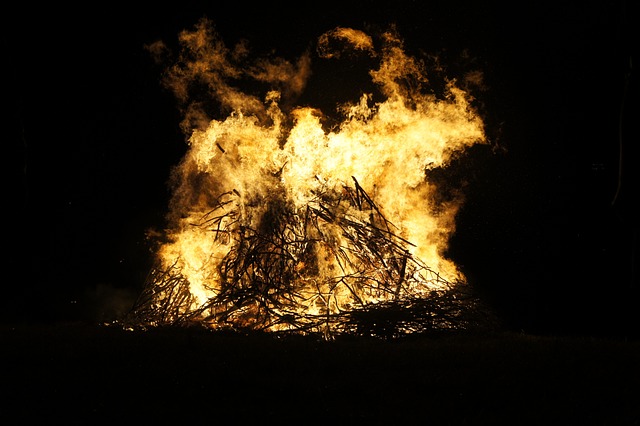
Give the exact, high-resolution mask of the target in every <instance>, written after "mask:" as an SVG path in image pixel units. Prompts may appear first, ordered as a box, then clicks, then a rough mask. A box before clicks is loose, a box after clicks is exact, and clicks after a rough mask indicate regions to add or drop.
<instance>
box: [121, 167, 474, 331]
mask: <svg viewBox="0 0 640 426" xmlns="http://www.w3.org/2000/svg"><path fill="white" fill-rule="evenodd" d="M353 182H354V186H353V187H350V186H346V185H345V186H343V187H342V188H341V191H327V192H324V193H321V194H317V198H316V199H315V200H314V202H313V203H310V204H309V205H307V206H306V208H305V209H303V210H302V211H296V210H295V209H294V208H293V206H291V205H290V204H288V203H287V202H286V201H285V200H284V199H283V198H281V197H274V198H273V199H271V200H269V201H268V202H269V203H270V205H269V206H268V208H267V213H266V214H265V216H264V218H263V221H262V223H260V226H259V227H258V228H257V229H252V228H251V227H249V226H246V224H243V223H241V222H240V221H239V220H238V217H239V213H238V211H237V209H228V208H225V207H226V206H229V205H230V204H233V205H236V206H238V205H240V203H239V202H237V200H236V202H235V203H234V197H235V198H237V197H238V194H237V193H236V192H234V191H231V192H227V193H224V194H223V195H222V196H221V197H220V199H219V200H218V203H217V207H216V208H215V209H213V210H211V211H210V212H209V213H208V214H207V215H205V216H204V217H203V218H202V221H201V222H200V223H196V224H193V226H198V227H201V228H204V229H206V230H207V231H208V232H209V233H210V238H211V240H212V242H222V243H223V244H229V251H228V253H227V254H226V256H225V257H224V259H223V260H222V262H220V266H219V276H220V288H219V290H218V291H217V292H216V293H215V295H213V296H212V297H210V298H209V299H208V300H207V301H206V302H205V303H203V304H201V305H198V304H196V303H195V299H194V296H193V295H192V293H191V291H190V287H189V283H188V281H187V280H186V279H185V277H183V276H182V275H181V272H180V269H178V268H176V267H175V265H171V266H170V267H169V268H167V269H165V270H163V269H161V268H160V267H156V268H154V269H153V270H152V271H151V274H150V275H149V277H148V280H147V283H146V287H145V289H144V291H143V292H142V294H141V296H140V298H139V300H138V301H137V303H136V305H135V306H134V308H133V310H132V312H131V314H130V315H131V316H130V318H129V321H133V322H135V323H137V324H139V325H144V324H146V325H181V324H188V323H193V322H197V323H203V324H206V325H209V326H211V327H213V328H231V329H251V330H262V331H276V332H296V333H299V332H302V333H318V334H322V335H324V336H330V335H335V334H343V333H348V334H356V335H367V336H384V337H389V336H399V335H405V334H410V333H415V332H426V331H433V330H442V329H466V328H469V327H475V326H477V325H478V324H477V323H478V320H479V319H481V318H480V316H479V315H480V310H479V302H478V301H477V300H475V298H474V297H473V296H472V295H471V294H470V293H469V291H468V289H466V290H465V289H463V288H461V283H449V282H447V281H446V280H444V279H443V278H442V277H440V276H439V274H438V273H437V272H436V271H433V270H431V269H430V268H429V267H428V266H427V265H425V264H423V263H422V262H421V261H420V260H419V259H417V258H415V257H414V256H413V255H411V254H410V251H409V250H408V249H407V246H410V245H412V244H411V243H410V242H409V241H406V240H405V239H403V238H401V237H399V236H397V235H396V234H395V233H394V232H393V231H394V226H393V224H392V223H390V222H389V221H388V220H387V219H386V218H385V217H384V216H383V215H382V213H381V212H380V209H379V208H378V206H377V205H376V204H375V203H374V201H373V200H372V199H371V198H370V197H369V195H368V194H367V193H366V192H365V191H364V190H363V189H362V187H361V186H360V185H359V184H358V181H357V180H356V179H355V178H353ZM345 207H346V208H345ZM354 208H355V209H356V210H357V211H358V212H360V213H362V215H359V216H358V217H356V216H354V215H353V214H352V213H350V212H352V211H353V209H354ZM225 219H227V220H225ZM223 223H226V225H223ZM335 232H339V233H340V235H342V236H343V237H344V238H345V240H344V241H347V244H346V245H341V244H337V243H336V240H335V239H334V238H332V235H333V234H334V233H335ZM319 253H322V256H325V260H326V261H327V262H328V263H330V264H332V265H333V264H335V265H338V269H337V270H335V268H329V269H331V270H332V272H334V275H331V276H326V275H323V274H319V269H321V266H320V265H319V264H318V263H319V261H321V260H322V257H319V256H318V254H319ZM329 257H330V258H331V259H327V258H329ZM344 293H348V294H349V296H350V297H348V300H349V303H340V302H338V299H339V298H344V296H340V295H339V294H344ZM372 300H373V301H372Z"/></svg>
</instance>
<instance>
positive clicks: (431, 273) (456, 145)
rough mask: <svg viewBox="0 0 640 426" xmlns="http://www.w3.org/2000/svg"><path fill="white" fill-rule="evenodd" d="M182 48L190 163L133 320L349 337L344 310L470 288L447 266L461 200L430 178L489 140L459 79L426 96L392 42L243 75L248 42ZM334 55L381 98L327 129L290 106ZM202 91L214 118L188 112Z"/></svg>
mask: <svg viewBox="0 0 640 426" xmlns="http://www.w3.org/2000/svg"><path fill="white" fill-rule="evenodd" d="M180 43H181V46H182V54H181V57H180V59H179V61H178V62H177V64H176V65H174V66H173V67H172V68H171V69H170V70H169V72H168V73H167V80H166V83H167V85H168V86H170V87H171V88H172V89H173V90H174V93H175V94H176V96H177V97H178V99H180V100H181V101H183V102H184V105H185V106H186V107H185V119H184V121H183V123H182V126H183V128H184V130H185V132H187V135H189V138H188V151H187V153H186V155H185V157H184V158H183V159H182V161H181V163H180V164H179V166H178V167H176V169H175V170H174V175H173V183H174V194H173V199H172V203H171V211H170V215H169V218H170V222H171V223H170V226H169V228H168V229H167V230H166V235H165V240H164V242H163V243H162V244H161V245H160V246H159V248H158V250H157V257H158V266H157V267H156V268H154V270H153V271H152V274H151V275H150V278H149V282H148V283H147V288H146V289H145V292H144V294H143V295H142V296H141V299H140V301H139V303H138V304H137V306H136V308H135V311H136V313H137V315H138V318H144V319H146V320H147V321H148V322H150V323H154V324H161V323H174V322H180V321H197V322H201V323H204V324H207V325H208V326H211V327H214V328H216V327H227V326H231V327H248V328H254V329H261V330H268V331H278V330H299V331H304V332H313V331H322V332H325V333H327V332H332V331H344V330H347V329H348V328H349V327H351V325H352V322H349V321H346V320H344V318H345V314H347V313H349V312H355V311H359V312H360V311H362V310H363V309H366V308H367V307H368V306H375V305H382V304H385V303H399V304H404V305H407V304H408V303H409V302H411V303H415V302H416V301H420V300H426V299H428V298H429V297H432V296H434V295H436V294H438V293H442V292H446V291H449V290H450V289H451V288H452V286H453V285H454V284H464V282H465V277H464V276H463V274H462V273H461V271H460V270H459V269H458V267H457V266H456V265H455V264H454V262H453V261H451V260H450V259H447V258H446V257H445V256H444V254H443V253H444V252H445V251H446V248H447V244H448V240H449V237H450V236H451V234H452V233H453V232H454V231H455V216H456V213H457V211H458V209H459V207H460V203H461V202H462V201H461V200H457V201H451V200H449V201H447V202H438V201H436V200H437V199H438V198H437V197H436V193H437V191H438V188H437V187H436V185H435V183H433V182H430V181H429V180H428V179H427V171H428V170H432V169H435V168H439V167H445V166H446V165H447V163H448V161H449V160H450V159H451V158H452V157H453V156H454V155H456V154H457V153H459V152H462V151H464V150H465V149H467V148H468V147H470V146H472V145H474V144H479V143H485V142H486V138H485V134H484V128H483V122H482V120H481V118H480V117H479V115H478V113H477V112H476V111H475V109H474V108H473V107H472V100H473V99H472V97H471V96H470V95H469V94H468V93H467V92H466V91H465V90H463V89H462V88H460V87H459V86H458V85H457V83H456V81H455V80H451V81H449V82H448V83H447V84H446V89H445V93H444V95H441V96H437V95H435V94H434V93H432V92H431V91H430V90H429V81H428V79H427V73H426V69H425V68H426V67H425V65H424V63H423V62H421V61H420V60H418V59H416V58H414V57H412V56H409V55H408V54H407V53H406V52H405V50H404V47H403V42H402V40H401V39H400V37H399V36H398V35H397V33H396V32H395V31H394V30H393V29H391V30H389V31H387V32H385V33H383V34H382V35H381V36H380V37H379V40H374V39H373V38H372V37H371V36H369V35H368V34H366V33H364V32H362V31H359V30H356V29H351V28H336V29H334V30H332V31H328V32H327V33H325V34H322V35H321V36H320V37H319V38H318V39H317V45H316V49H315V53H316V55H315V56H313V55H312V54H311V52H306V53H304V54H303V55H301V57H300V58H299V59H297V60H296V61H294V62H290V61H287V60H285V59H282V58H261V59H258V60H255V61H253V62H250V61H249V59H248V58H249V48H248V45H247V43H246V42H240V43H238V44H237V45H236V46H235V47H234V48H232V49H229V48H227V47H226V46H225V44H224V43H223V42H222V41H221V38H220V37H219V36H218V34H217V33H216V32H215V30H214V29H213V26H212V25H211V22H209V21H207V20H202V21H201V22H200V23H198V25H196V27H195V29H194V30H193V31H184V32H182V33H181V34H180ZM158 47H160V46H155V48H158ZM341 55H352V56H357V55H360V56H365V57H366V58H367V60H370V61H372V62H373V63H375V64H377V68H376V69H373V70H370V72H369V77H370V79H371V83H373V87H375V90H376V92H375V93H373V92H372V93H361V95H360V97H359V99H355V100H353V101H351V102H346V103H343V104H340V105H338V106H337V111H338V113H339V117H340V119H339V122H338V123H337V124H335V125H333V126H329V125H328V124H327V121H328V120H327V119H326V118H327V117H326V115H325V113H324V112H323V111H321V110H320V109H319V108H314V107H311V106H305V105H295V102H294V101H295V99H296V98H297V97H299V96H300V95H301V94H302V93H303V92H304V89H305V87H306V84H307V81H308V79H309V77H310V75H311V64H312V61H313V60H322V61H331V60H335V59H336V58H340V57H341ZM241 81H250V82H253V83H255V84H254V85H253V86H252V87H265V89H264V90H262V91H260V90H253V92H251V91H246V92H242V91H241V90H239V89H238V88H237V87H235V86H234V85H233V83H237V84H239V83H240V82H241ZM195 83H198V84H200V85H201V86H204V87H205V88H206V95H207V96H208V97H209V99H210V100H211V99H213V100H215V101H216V102H217V105H218V108H219V111H221V113H222V114H221V117H220V118H211V117H210V116H211V115H213V114H211V112H209V113H206V112H205V111H204V108H200V107H201V106H203V102H191V100H190V98H189V96H190V90H191V88H192V87H193V85H194V84H195ZM255 92H260V93H255ZM404 305H403V306H404ZM349 324H351V325H349Z"/></svg>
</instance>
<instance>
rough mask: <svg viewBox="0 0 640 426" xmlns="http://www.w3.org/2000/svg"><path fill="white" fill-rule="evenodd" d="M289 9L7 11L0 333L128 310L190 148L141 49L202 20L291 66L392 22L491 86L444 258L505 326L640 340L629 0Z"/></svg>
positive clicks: (414, 42) (103, 6)
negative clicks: (337, 37)
mask: <svg viewBox="0 0 640 426" xmlns="http://www.w3.org/2000/svg"><path fill="white" fill-rule="evenodd" d="M300 7H302V6H293V5H291V4H287V3H274V2H269V3H268V4H264V5H251V4H250V3H246V4H245V3H240V2H235V3H234V2H226V3H222V2H215V1H212V2H205V1H198V2H196V1H187V2H177V3H175V4H171V3H169V4H165V5H162V6H160V5H159V4H155V3H148V4H147V3H146V2H143V3H139V2H131V3H130V4H127V5H124V4H119V3H118V2H115V3H114V2H105V3H100V2H98V3H92V4H91V7H90V8H89V7H88V6H87V7H80V6H75V5H74V6H71V5H70V6H64V5H50V4H49V5H46V6H40V5H33V4H29V5H26V6H20V7H18V8H16V9H14V11H13V12H9V11H7V10H5V12H4V13H3V18H2V20H3V22H2V57H3V61H2V63H3V65H2V77H3V78H2V80H3V82H4V88H5V90H4V96H3V101H4V104H5V108H4V113H3V115H4V118H5V119H6V120H7V122H6V124H5V125H3V130H4V146H5V147H8V149H7V150H5V154H4V155H3V163H4V167H3V169H4V170H6V171H8V176H7V178H6V180H5V182H8V185H7V186H6V188H8V190H7V191H5V194H4V197H3V200H4V202H3V211H4V213H5V216H4V217H5V219H3V223H4V224H5V232H6V235H8V237H7V238H5V251H4V252H5V253H6V254H5V255H4V258H5V262H4V271H3V272H4V273H3V279H2V309H3V312H2V313H3V315H2V318H3V319H4V320H6V321H47V322H49V321H64V320H87V319H88V320H95V319H104V318H108V317H110V316H113V315H115V314H117V313H120V312H122V311H123V310H125V309H126V308H127V306H129V305H130V303H132V301H133V299H134V298H135V296H136V295H137V293H138V292H139V290H140V288H141V286H142V284H143V281H144V279H145V276H146V274H147V272H148V270H149V268H150V266H151V252H150V249H149V246H148V243H147V240H146V239H145V233H146V231H147V230H148V229H149V228H154V227H155V228H161V227H162V226H163V223H164V215H165V213H166V211H167V208H168V199H169V195H170V194H169V191H168V187H167V184H166V182H167V179H168V177H169V173H170V169H171V167H172V166H173V165H175V164H177V163H178V161H179V160H180V158H181V156H182V154H183V153H184V152H185V149H186V144H185V135H183V134H182V133H181V131H180V128H179V122H180V120H181V117H180V114H179V112H178V110H177V108H176V103H175V101H174V99H173V98H172V95H171V94H170V93H168V92H167V91H166V90H164V89H163V88H162V87H161V85H160V76H161V73H162V71H163V70H162V68H160V67H158V66H157V65H155V64H154V62H153V61H152V60H151V57H150V55H149V54H148V52H147V51H146V50H145V49H144V45H145V44H149V43H153V42H155V41H157V40H164V41H165V42H166V43H167V44H168V45H172V46H176V45H177V36H178V33H179V32H180V31H181V30H183V29H192V28H193V26H194V25H195V24H196V22H197V21H198V20H199V19H200V18H201V17H203V16H207V17H209V18H210V19H212V20H213V22H214V23H215V25H216V28H217V31H218V32H219V33H220V35H221V36H222V37H223V39H224V40H225V41H226V42H227V44H228V45H232V44H234V43H235V42H237V41H238V40H239V39H240V38H246V39H248V40H249V41H250V42H251V44H252V45H253V46H254V47H255V48H256V49H258V50H260V49H262V50H266V49H275V51H276V53H277V54H278V55H281V56H285V57H289V58H295V57H297V56H299V55H300V54H301V53H302V51H303V50H304V49H305V48H306V47H308V45H309V43H312V42H313V41H314V40H315V39H316V38H317V37H318V36H319V35H320V34H322V33H323V32H325V31H327V30H330V29H332V28H334V27H336V26H352V27H354V28H357V29H365V30H366V29H367V28H369V27H368V26H369V25H373V26H379V27H385V26H387V25H389V24H391V23H395V24H396V25H397V28H398V31H399V34H400V35H401V36H402V37H403V38H404V39H405V42H406V47H407V50H408V53H410V54H411V53H412V52H417V51H419V50H422V51H425V52H434V53H439V54H441V55H442V56H443V58H444V60H445V65H446V60H447V59H450V60H451V61H452V63H454V62H455V60H456V59H455V58H460V56H461V55H462V52H463V51H464V52H467V53H468V55H469V56H470V57H472V58H473V61H474V66H476V67H477V68H480V69H481V70H482V71H483V73H484V77H485V83H486V85H487V90H486V91H485V92H482V95H481V97H480V100H481V101H482V105H483V114H484V116H485V121H486V124H487V134H488V136H489V138H490V139H491V142H492V145H491V146H490V147H477V149H476V148H474V149H473V150H471V152H470V153H469V154H468V156H467V158H466V159H465V161H464V162H461V164H460V165H458V167H459V168H460V170H461V171H460V173H462V174H464V175H465V177H466V178H467V179H468V181H469V183H468V185H467V186H466V189H465V191H466V193H467V202H466V204H465V207H464V209H463V210H462V211H461V213H460V216H459V220H458V230H457V233H456V234H455V235H454V237H453V239H452V241H451V250H450V256H451V257H452V258H453V259H454V260H455V261H456V263H458V264H459V265H461V267H462V268H463V269H464V272H465V273H466V274H467V276H468V278H469V282H470V283H471V284H473V285H474V287H475V288H477V289H478V291H479V292H480V293H481V294H482V297H483V298H485V300H487V301H488V303H490V304H491V306H493V307H494V308H495V309H496V311H497V312H498V313H499V314H500V315H501V316H502V317H503V319H504V320H505V323H506V324H507V325H508V326H509V327H511V328H514V329H523V330H526V331H531V332H544V333H585V334H622V335H630V334H634V333H637V330H638V327H637V326H638V322H639V316H638V314H637V313H636V311H637V309H636V308H637V306H636V305H637V293H638V287H637V286H638V278H637V272H634V266H633V265H634V262H635V265H636V266H637V260H634V259H637V254H636V252H637V232H638V231H637V229H638V225H637V220H636V219H635V216H634V215H635V214H636V213H637V211H635V210H634V209H633V203H634V200H635V199H636V198H637V196H636V194H637V186H635V185H634V179H635V178H636V176H635V175H637V172H636V171H635V168H637V160H636V157H635V156H634V152H633V150H634V145H635V144H636V143H637V141H638V131H637V129H635V128H634V127H637V104H638V102H637V97H636V96H635V95H634V94H633V89H634V85H636V83H635V81H634V79H633V77H634V76H633V75H632V74H631V73H630V71H632V69H631V67H630V60H631V59H632V58H633V54H634V53H635V45H634V44H633V43H632V40H633V36H634V35H636V36H637V30H635V27H634V25H633V23H634V22H635V19H634V18H633V17H632V15H631V11H630V10H629V8H628V5H627V3H626V2H624V1H612V2H608V1H602V0H599V1H596V0H593V1H586V2H577V1H576V2H567V1H543V2H530V3H527V2H525V3H513V5H508V6H507V5H505V4H504V3H499V2H496V3H495V4H492V3H482V2H469V1H464V2H449V1H447V2H429V1H415V2H411V1H393V2H380V1H372V2H358V5H357V6H356V5H351V4H349V3H348V2H323V3H322V4H320V3H317V4H316V3H314V4H311V5H305V6H304V7H303V8H302V9H298V8H300ZM310 87H313V86H310ZM621 148H622V153H623V155H622V159H623V162H622V167H621V163H620V153H621ZM620 176H622V183H623V186H622V187H621V192H620V194H619V195H620V196H619V198H617V202H616V203H614V204H612V202H613V200H614V197H615V194H616V191H617V189H618V180H619V177H620ZM634 236H635V237H634ZM634 238H635V239H634Z"/></svg>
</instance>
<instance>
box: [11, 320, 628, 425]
mask: <svg viewBox="0 0 640 426" xmlns="http://www.w3.org/2000/svg"><path fill="white" fill-rule="evenodd" d="M1 330H2V331H1V334H0V339H1V340H0V342H1V344H2V361H3V362H2V366H3V373H2V382H1V383H2V385H1V386H2V391H3V395H4V397H3V399H2V402H1V405H0V408H1V411H0V422H1V423H2V424H7V425H8V424H36V423H37V424H42V422H44V421H46V422H47V423H48V424H52V423H53V422H56V423H57V424H116V423H130V424H133V423H139V424H149V423H152V422H157V421H162V422H163V423H171V422H173V421H175V422H177V424H181V425H182V424H187V423H191V422H193V423H195V422H198V423H203V422H204V423H206V424H219V423H220V424H225V423H229V422H233V423H235V424H245V423H248V422H255V421H260V422H264V423H268V422H278V423H280V424H327V423H332V424H367V425H369V424H385V425H387V424H391V425H397V424H400V425H406V424H435V425H448V424H451V425H466V424H469V425H479V424H487V425H489V424H490V425H495V424H509V425H522V424H534V425H548V424H563V425H633V424H639V425H640V408H639V407H640V404H639V403H638V401H640V398H639V397H640V362H639V361H640V342H639V341H636V340H631V341H625V340H621V339H604V338H585V337H550V336H533V335H526V334H518V333H489V334H450V335H448V334H442V335H438V336H433V337H425V336H421V337H416V338H407V339H403V340H399V341H380V340H373V339H363V338H341V339H337V340H335V341H330V342H327V341H320V340H317V339H314V338H306V337H288V338H276V337H274V336H269V335H267V336H265V335H246V334H233V333H221V332H211V331H206V330H202V329H199V328H193V329H157V330H149V331H135V332H131V331H125V330H122V329H121V328H119V327H114V326H112V327H105V326H97V325H93V324H87V323H60V324H49V325H5V326H3V327H2V329H1ZM10 418H11V419H18V421H15V420H13V421H9V420H8V419H10Z"/></svg>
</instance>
